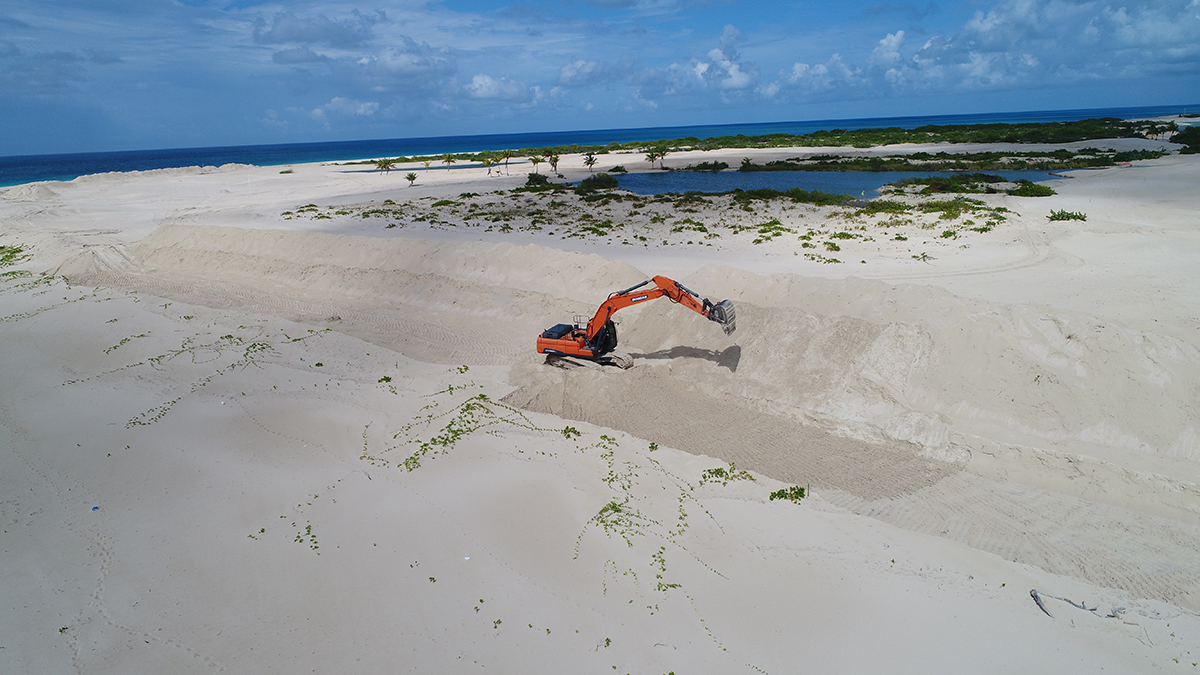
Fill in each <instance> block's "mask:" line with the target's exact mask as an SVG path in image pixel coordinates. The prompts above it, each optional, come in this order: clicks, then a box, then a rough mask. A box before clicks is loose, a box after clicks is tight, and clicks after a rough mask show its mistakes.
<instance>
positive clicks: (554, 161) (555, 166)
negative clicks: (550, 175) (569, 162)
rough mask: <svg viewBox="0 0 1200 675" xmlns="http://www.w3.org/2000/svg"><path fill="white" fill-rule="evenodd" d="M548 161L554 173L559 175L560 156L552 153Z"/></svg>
mask: <svg viewBox="0 0 1200 675" xmlns="http://www.w3.org/2000/svg"><path fill="white" fill-rule="evenodd" d="M546 161H547V162H549V163H550V168H551V169H553V170H554V173H558V155H556V154H554V153H550V156H549V157H547V158H546Z"/></svg>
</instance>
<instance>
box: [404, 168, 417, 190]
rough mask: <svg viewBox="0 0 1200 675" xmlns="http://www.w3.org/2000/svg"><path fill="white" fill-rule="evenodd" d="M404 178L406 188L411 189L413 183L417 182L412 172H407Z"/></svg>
mask: <svg viewBox="0 0 1200 675" xmlns="http://www.w3.org/2000/svg"><path fill="white" fill-rule="evenodd" d="M404 177H405V178H406V179H408V187H412V186H413V183H416V182H417V174H415V173H413V172H411V171H410V172H408V174H406V175H405V176H404Z"/></svg>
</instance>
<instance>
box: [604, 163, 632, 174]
mask: <svg viewBox="0 0 1200 675" xmlns="http://www.w3.org/2000/svg"><path fill="white" fill-rule="evenodd" d="M608 172H609V173H629V172H628V171H626V170H625V167H624V166H621V165H620V164H618V165H616V166H614V167H613V168H611V169H609V170H608Z"/></svg>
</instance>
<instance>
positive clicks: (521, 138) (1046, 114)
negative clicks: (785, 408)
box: [0, 105, 1200, 187]
mask: <svg viewBox="0 0 1200 675" xmlns="http://www.w3.org/2000/svg"><path fill="white" fill-rule="evenodd" d="M1196 112H1200V105H1179V106H1154V107H1139V108H1098V109H1087V110H1046V111H1033V112H1015V113H978V114H971V115H929V116H923V117H871V118H859V119H830V120H809V121H797V122H760V123H753V124H714V125H699V126H681V127H643V128H638V129H594V130H578V131H550V132H536V133H520V134H487V135H476V136H437V137H426V138H390V139H376V140H364V141H332V142H325V143H286V144H277V145H239V146H229V147H212V148H177V149H168V150H130V151H121V152H90V153H77V154H60V155H26V156H16V157H0V187H5V186H10V185H20V184H22V183H31V182H34V181H43V180H64V181H65V180H71V179H73V178H76V177H78V176H83V175H87V174H93V173H104V172H108V171H146V170H150V169H168V168H175V167H183V166H220V165H222V164H231V163H232V164H255V165H258V166H279V165H283V164H300V163H305V162H330V161H347V160H356V159H369V158H375V157H397V156H412V155H436V154H445V153H460V152H478V151H482V150H504V149H520V148H538V147H548V146H557V145H570V144H580V145H604V144H607V143H613V142H616V143H628V142H636V141H656V140H662V139H673V138H687V137H696V138H711V137H713V136H733V135H737V134H743V135H746V136H761V135H764V134H774V133H787V134H808V133H812V132H814V131H821V130H826V129H869V128H877V127H901V128H906V129H912V128H915V127H919V126H924V125H927V124H939V125H941V124H989V123H995V122H1005V123H1019V122H1068V121H1074V120H1081V119H1089V118H1096V117H1116V118H1120V119H1133V118H1136V117H1160V116H1163V115H1174V114H1179V113H1196Z"/></svg>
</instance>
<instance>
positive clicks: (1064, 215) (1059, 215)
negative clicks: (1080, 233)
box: [1046, 209, 1087, 220]
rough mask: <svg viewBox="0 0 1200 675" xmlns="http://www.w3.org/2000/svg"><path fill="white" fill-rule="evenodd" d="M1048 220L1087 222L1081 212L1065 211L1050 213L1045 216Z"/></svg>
mask: <svg viewBox="0 0 1200 675" xmlns="http://www.w3.org/2000/svg"><path fill="white" fill-rule="evenodd" d="M1046 218H1048V219H1049V220H1087V214H1086V213H1083V212H1081V211H1065V210H1062V209H1059V210H1057V211H1051V212H1050V215H1048V216H1046Z"/></svg>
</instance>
